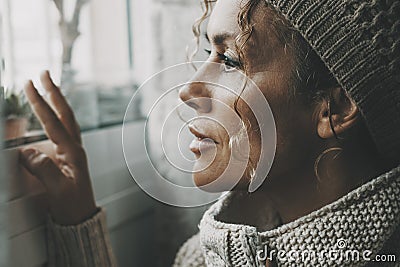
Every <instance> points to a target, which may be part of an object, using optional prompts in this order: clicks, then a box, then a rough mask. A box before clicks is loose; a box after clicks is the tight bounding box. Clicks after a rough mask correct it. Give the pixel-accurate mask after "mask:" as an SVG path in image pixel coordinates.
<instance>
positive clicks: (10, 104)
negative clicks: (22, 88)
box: [2, 90, 31, 140]
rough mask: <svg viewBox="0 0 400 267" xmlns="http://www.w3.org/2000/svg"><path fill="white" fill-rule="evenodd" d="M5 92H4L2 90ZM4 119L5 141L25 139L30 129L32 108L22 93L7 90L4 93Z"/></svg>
mask: <svg viewBox="0 0 400 267" xmlns="http://www.w3.org/2000/svg"><path fill="white" fill-rule="evenodd" d="M2 91H3V90H2ZM3 104H4V105H3V117H4V119H5V131H4V138H5V140H10V139H15V138H19V137H23V136H24V135H25V133H26V131H27V129H28V124H29V116H30V113H31V112H30V108H29V104H28V102H27V101H26V100H25V96H24V94H23V93H22V92H20V93H15V92H13V91H12V90H7V92H6V93H4V102H3Z"/></svg>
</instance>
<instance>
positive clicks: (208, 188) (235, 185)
mask: <svg viewBox="0 0 400 267" xmlns="http://www.w3.org/2000/svg"><path fill="white" fill-rule="evenodd" d="M193 181H194V183H195V185H196V186H197V187H198V188H199V189H201V190H203V191H205V192H209V193H220V192H226V191H233V190H245V189H247V185H248V183H247V182H246V179H244V178H242V179H241V180H240V181H239V182H235V181H232V179H228V178H227V179H223V178H221V177H219V176H217V177H215V173H213V174H212V175H208V174H207V173H201V174H200V173H195V174H193Z"/></svg>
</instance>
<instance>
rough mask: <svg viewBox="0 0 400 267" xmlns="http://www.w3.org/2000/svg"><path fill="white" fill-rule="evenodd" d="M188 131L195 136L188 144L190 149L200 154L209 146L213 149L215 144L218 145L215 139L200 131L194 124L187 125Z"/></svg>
mask: <svg viewBox="0 0 400 267" xmlns="http://www.w3.org/2000/svg"><path fill="white" fill-rule="evenodd" d="M189 131H190V132H191V133H192V134H193V135H194V136H195V137H196V138H195V139H194V140H193V141H192V143H191V144H190V146H189V147H190V150H191V151H192V152H193V153H195V154H198V155H200V154H201V152H203V153H204V152H205V151H206V150H209V149H211V148H214V149H215V146H216V145H218V142H217V141H215V139H213V138H212V137H211V136H210V135H207V134H205V133H203V132H201V131H200V130H199V129H198V128H196V127H195V126H194V125H189Z"/></svg>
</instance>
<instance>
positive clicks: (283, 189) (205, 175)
mask: <svg viewBox="0 0 400 267" xmlns="http://www.w3.org/2000/svg"><path fill="white" fill-rule="evenodd" d="M239 9H240V1H239V0H219V1H218V2H217V4H216V5H215V7H214V11H213V13H212V16H211V18H210V21H209V25H208V29H207V34H208V36H209V39H210V42H211V48H212V49H211V50H212V51H211V55H210V57H209V58H208V60H207V62H208V63H206V64H204V65H203V66H202V67H201V68H200V69H199V71H198V72H197V74H196V76H195V77H194V78H193V81H192V83H190V84H189V86H187V87H185V88H183V89H182V90H181V91H180V98H181V99H182V101H184V102H185V103H187V104H188V105H189V106H190V107H191V108H194V109H195V110H196V112H197V113H198V115H199V116H207V117H210V118H212V119H215V120H217V121H220V122H221V124H226V125H229V122H230V121H232V120H234V118H233V117H232V116H233V115H232V114H233V113H232V112H227V111H226V110H224V109H223V106H222V105H219V104H217V103H216V102H214V101H212V100H218V101H220V102H219V103H223V104H224V105H226V106H228V107H231V108H233V106H234V101H235V99H236V96H235V94H233V93H230V92H229V91H227V90H217V88H216V87H212V86H210V85H208V84H206V83H203V82H201V81H204V80H205V81H211V82H214V83H222V84H224V83H226V82H227V81H229V80H232V73H231V72H226V71H224V68H219V69H215V65H214V64H212V63H221V64H224V63H226V62H224V61H223V60H221V58H220V57H219V56H218V54H224V53H226V52H228V51H229V53H230V54H237V52H236V51H235V45H234V40H235V37H236V36H237V35H238V34H239V28H238V25H237V20H236V18H237V14H238V12H239ZM268 14H269V13H268V12H267V11H266V9H265V7H264V6H263V5H260V6H259V7H257V9H256V11H255V13H254V14H253V22H254V25H255V26H254V34H253V37H252V39H251V41H250V42H249V43H248V44H247V45H246V46H245V48H244V54H245V59H246V62H249V72H250V75H249V76H250V78H251V79H252V80H253V81H254V82H255V83H256V84H257V85H258V87H259V88H260V90H261V91H262V93H263V95H264V96H265V98H266V99H267V101H268V103H269V104H270V106H271V109H272V111H273V113H274V116H275V122H276V128H277V150H276V157H275V159H274V163H273V166H272V169H271V172H270V174H269V176H268V177H267V179H266V181H265V182H264V184H263V185H262V187H261V188H260V189H259V190H257V191H256V192H254V193H252V194H247V193H243V192H241V191H242V190H246V188H247V187H246V186H247V185H248V182H249V179H250V178H249V176H248V175H244V176H243V177H241V180H240V182H239V184H238V185H237V186H236V187H235V190H237V191H238V193H237V196H238V197H236V198H235V199H234V201H233V202H232V203H231V206H230V209H229V211H227V212H226V213H224V214H221V216H220V217H221V218H220V219H221V220H224V221H229V222H231V223H246V224H251V225H254V226H256V227H258V228H259V229H264V230H265V229H270V228H273V227H276V226H277V225H279V224H281V223H287V222H290V221H293V220H295V219H297V218H299V217H301V216H304V215H306V214H307V213H309V212H311V211H313V210H316V209H318V208H320V207H322V206H324V205H326V204H328V203H330V202H332V201H334V200H335V199H337V198H339V197H341V196H343V195H344V194H346V193H347V192H349V191H350V190H351V189H353V188H355V187H357V186H358V185H359V184H361V183H362V182H365V180H368V179H369V178H371V177H373V176H374V175H376V174H377V173H379V172H380V171H381V167H380V166H379V165H377V164H375V162H377V160H376V158H377V155H375V154H374V153H372V152H369V151H366V150H364V149H363V147H362V146H361V147H360V146H357V145H353V146H346V145H344V146H343V145H342V144H339V143H338V141H337V140H336V139H335V138H334V134H333V132H332V129H331V125H330V121H329V117H328V116H327V103H325V102H321V103H319V104H317V105H310V104H306V103H304V102H303V101H300V100H299V99H296V98H295V97H290V95H292V94H291V93H290V92H291V91H290V90H291V87H290V84H289V83H288V80H289V77H290V75H292V73H293V68H294V62H293V51H290V50H288V49H285V47H284V45H283V44H281V43H280V42H279V41H278V39H277V38H276V37H275V36H274V34H273V33H272V31H271V30H270V27H269V25H268V24H267V23H266V22H265V21H268V20H267V19H266V16H268ZM218 36H219V37H221V36H223V37H224V38H217V37H218ZM217 70H218V71H217ZM41 78H42V83H43V85H44V87H45V88H46V90H47V92H48V94H49V102H50V105H49V104H47V102H46V101H44V99H43V98H42V97H41V96H40V95H39V94H38V93H37V90H36V89H35V88H34V86H33V84H32V82H29V83H28V84H27V85H26V87H25V92H26V95H27V96H28V99H29V101H30V103H31V106H32V108H33V111H34V112H35V114H36V115H37V117H38V118H39V120H40V121H41V123H42V125H43V127H44V129H45V131H46V134H47V136H48V137H49V139H50V140H51V141H52V142H53V143H54V144H55V155H49V156H47V155H44V154H42V153H41V152H40V151H38V150H36V149H35V148H28V149H24V150H22V151H21V162H22V164H23V165H24V166H25V168H26V169H27V170H28V171H30V172H31V173H32V174H33V175H35V176H36V177H38V179H40V181H42V182H43V184H44V185H45V187H46V189H47V191H48V195H49V198H50V199H49V203H50V213H51V215H52V217H53V219H54V220H55V222H57V223H59V224H64V225H70V224H77V223H80V222H82V221H84V220H86V219H87V218H89V217H90V216H92V215H93V214H95V213H96V211H97V208H96V203H95V201H94V198H93V191H92V187H91V183H90V175H89V171H88V167H87V160H86V155H85V151H84V149H83V148H82V144H81V139H80V133H79V127H78V126H77V123H76V121H75V118H74V115H73V112H72V111H71V108H70V107H69V106H68V104H67V102H66V101H65V99H64V98H63V96H62V95H61V93H60V90H59V88H58V87H57V86H55V85H54V83H53V82H52V81H51V78H50V76H49V74H48V72H45V73H44V74H43V75H42V77H41ZM332 90H333V92H334V93H337V95H339V92H340V91H341V89H340V88H332ZM246 94H250V95H246ZM334 95H335V94H334ZM244 97H248V98H249V99H251V90H249V91H246V90H245V91H244ZM335 102H336V103H335V104H336V105H335V106H337V110H335V113H334V114H333V116H332V121H333V123H334V129H335V131H336V133H337V134H347V133H349V132H351V131H352V130H354V128H356V127H357V123H358V122H359V117H360V116H359V111H358V109H357V107H356V106H355V104H354V102H352V101H351V100H350V99H348V98H347V97H344V98H343V97H336V98H335ZM238 108H239V110H240V112H241V114H242V115H243V116H244V118H245V119H246V120H247V121H249V124H250V125H251V127H253V129H256V128H257V127H258V125H257V123H256V121H255V119H254V116H253V115H252V113H251V112H250V111H249V109H248V107H247V106H246V105H245V104H244V103H243V102H239V104H238ZM315 114H316V116H314V115H315ZM314 117H315V118H314ZM193 127H194V130H195V131H197V132H201V133H202V134H203V135H206V136H207V137H208V138H210V139H212V140H213V142H215V147H216V148H215V149H216V151H217V153H216V158H215V159H214V160H213V161H212V162H211V165H210V166H208V167H207V168H206V169H205V170H204V171H202V172H199V173H196V174H194V180H195V182H196V185H198V186H205V185H208V184H210V183H211V182H213V181H216V180H217V179H218V178H219V176H220V175H221V174H222V173H223V172H224V170H225V169H226V166H227V165H228V162H229V159H230V156H231V153H233V152H232V151H231V150H230V147H229V136H228V133H227V131H226V130H224V128H223V127H222V126H221V125H219V124H218V123H213V122H212V121H211V120H196V121H195V122H194V124H193ZM231 127H232V130H235V127H234V126H229V127H228V128H229V129H230V128H231ZM248 135H249V140H250V143H251V151H250V152H251V153H250V154H251V160H252V161H253V162H257V160H258V157H259V154H260V138H259V136H258V135H257V132H256V131H249V133H248ZM339 145H341V147H343V149H344V150H345V151H346V153H342V155H340V157H337V158H335V160H333V158H334V156H335V155H336V154H337V153H333V154H332V153H330V154H329V155H328V156H326V158H324V160H323V161H322V163H321V166H320V169H319V173H320V176H321V177H316V174H315V171H314V162H315V160H316V158H317V157H318V155H320V154H321V153H322V152H323V151H325V150H326V149H328V148H332V147H337V146H339ZM210 151H211V150H207V151H203V152H202V150H201V146H200V150H199V151H196V150H195V151H194V152H195V155H196V157H197V158H198V162H197V163H196V166H195V168H201V167H204V166H207V164H206V163H208V162H209V161H210V157H209V156H207V153H211V152H210ZM214 152H215V150H214ZM305 152H306V153H305ZM367 166H368V167H367ZM226 183H227V184H228V185H229V181H224V183H222V184H221V185H218V186H217V189H216V190H224V186H227V184H226Z"/></svg>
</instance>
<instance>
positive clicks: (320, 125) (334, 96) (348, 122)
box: [317, 88, 360, 139]
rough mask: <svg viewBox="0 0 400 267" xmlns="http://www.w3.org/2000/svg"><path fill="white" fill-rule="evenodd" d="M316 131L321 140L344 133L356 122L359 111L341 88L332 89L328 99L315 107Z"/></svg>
mask: <svg viewBox="0 0 400 267" xmlns="http://www.w3.org/2000/svg"><path fill="white" fill-rule="evenodd" d="M317 109H319V110H317V114H318V118H317V131H318V135H319V136H320V137H321V138H323V139H329V138H332V137H336V136H338V135H340V134H343V133H345V132H346V131H348V130H349V129H350V128H352V127H353V126H354V125H355V124H356V123H357V122H358V118H359V115H360V111H359V109H358V107H357V106H356V104H355V103H354V101H353V100H351V99H350V98H349V97H348V95H347V94H346V93H345V91H344V90H343V89H342V88H335V89H332V91H331V94H330V97H329V98H328V99H324V100H323V101H322V103H321V104H320V105H319V106H318V107H317Z"/></svg>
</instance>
